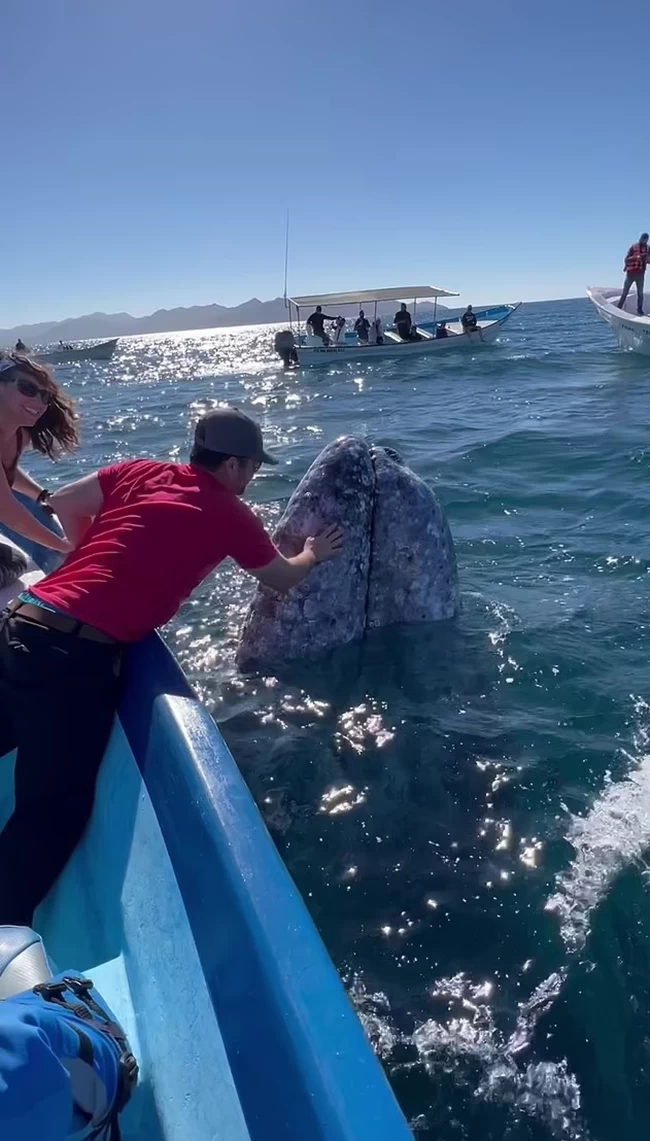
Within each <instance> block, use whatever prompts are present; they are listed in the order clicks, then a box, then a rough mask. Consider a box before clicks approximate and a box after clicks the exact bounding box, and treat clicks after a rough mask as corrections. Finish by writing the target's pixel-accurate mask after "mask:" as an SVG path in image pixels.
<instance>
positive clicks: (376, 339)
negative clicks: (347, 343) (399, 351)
mask: <svg viewBox="0 0 650 1141" xmlns="http://www.w3.org/2000/svg"><path fill="white" fill-rule="evenodd" d="M370 343H371V345H383V343H384V327H383V325H382V323H381V317H375V319H374V321H373V322H372V324H371V326H370Z"/></svg>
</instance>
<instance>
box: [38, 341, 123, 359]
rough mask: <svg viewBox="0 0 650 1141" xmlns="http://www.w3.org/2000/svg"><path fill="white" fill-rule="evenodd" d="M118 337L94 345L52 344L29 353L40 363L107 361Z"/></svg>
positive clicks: (113, 350) (111, 354)
mask: <svg viewBox="0 0 650 1141" xmlns="http://www.w3.org/2000/svg"><path fill="white" fill-rule="evenodd" d="M117 342H118V338H117V337H114V338H113V340H111V341H100V342H99V344H96V345H64V344H61V343H59V344H58V345H52V346H51V347H50V348H45V349H42V350H41V349H37V350H36V351H35V352H34V353H31V354H30V355H31V356H33V358H34V360H37V361H41V363H42V364H69V363H71V362H72V361H109V360H110V359H111V357H112V356H113V353H114V352H115V346H116V345H117Z"/></svg>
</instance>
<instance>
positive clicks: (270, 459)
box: [194, 408, 278, 464]
mask: <svg viewBox="0 0 650 1141" xmlns="http://www.w3.org/2000/svg"><path fill="white" fill-rule="evenodd" d="M194 446H195V448H203V449H204V450H205V451H206V452H224V453H225V454H226V455H228V456H238V457H239V458H240V459H242V460H256V461H257V463H261V464H277V462H278V461H277V460H276V459H275V457H274V456H270V455H269V454H268V452H265V451H264V445H263V443H262V430H261V428H260V426H259V424H256V423H255V421H254V420H251V418H250V416H247V415H246V413H245V412H240V411H239V408H215V409H214V411H212V412H206V414H205V416H202V417H201V419H200V420H199V422H198V424H197V425H196V428H195V430H194Z"/></svg>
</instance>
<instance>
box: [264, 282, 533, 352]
mask: <svg viewBox="0 0 650 1141" xmlns="http://www.w3.org/2000/svg"><path fill="white" fill-rule="evenodd" d="M440 297H458V293H456V292H453V291H452V290H449V289H441V288H439V287H437V286H433V285H415V286H414V285H411V286H403V287H398V288H394V289H364V290H360V291H356V292H353V293H326V294H322V295H313V296H304V297H286V298H285V301H286V304H287V308H288V310H289V324H290V325H291V327H292V330H293V328H294V322H295V325H296V326H297V329H296V345H297V352H298V359H299V363H300V364H301V365H307V366H308V367H311V366H313V365H323V364H331V363H332V362H333V361H334V360H337V361H345V360H348V361H365V360H380V359H382V358H385V357H408V356H415V355H423V354H434V353H444V352H450V351H453V350H455V349H470V350H471V351H472V352H473V351H475V350H476V349H479V348H482V347H484V346H485V345H489V344H493V343H494V341H496V340H498V337H499V334H500V332H501V328H502V326H503V325H504V324H505V322H506V321H507V320H508V318H509V317H511V316H512V314H513V313H514V312H515V310H516V309H518V308H519V303H518V304H517V305H502V306H499V307H498V308H497V309H491V310H481V311H477V312H476V313H475V316H476V318H477V327H476V330H475V331H474V332H465V331H464V329H463V327H462V325H461V320H460V317H454V318H447V317H444V318H443V317H441V318H440V320H437V319H436V318H437V302H438V299H439V298H440ZM424 299H426V300H432V301H433V303H434V315H433V321H431V320H428V321H423V322H422V323H421V324H417V325H416V318H417V302H418V301H421V300H424ZM405 300H407V301H410V302H411V305H412V313H411V316H412V319H413V327H414V329H417V337H416V339H413V340H404V339H403V338H402V337H400V336H399V334H398V333H397V331H396V330H395V329H394V328H391V327H390V326H389V327H385V328H383V329H382V339H381V341H377V340H376V339H375V340H373V339H372V335H371V339H370V340H369V341H368V342H367V343H363V342H360V341H359V340H358V338H357V336H356V334H355V333H354V332H350V331H346V330H345V328H344V326H342V325H341V326H340V328H339V329H337V330H335V331H334V332H333V333H332V334H327V339H326V341H324V340H323V339H322V338H320V337H318V336H313V335H311V334H310V333H309V331H305V330H303V326H302V319H301V313H300V311H301V309H302V310H303V312H304V310H305V308H308V309H309V310H312V309H314V308H315V306H316V305H320V306H322V307H323V309H325V310H327V309H330V310H336V309H338V308H340V307H342V306H345V305H358V306H360V307H363V306H364V305H365V306H374V317H375V318H376V317H377V305H378V304H379V303H380V302H383V301H390V302H393V301H394V302H401V301H405ZM294 310H295V313H294ZM368 315H370V312H369V314H368ZM441 325H443V326H444V327H445V328H446V330H447V333H446V335H444V334H443V335H442V336H441V335H440V334H439V332H438V330H439V327H440V326H441Z"/></svg>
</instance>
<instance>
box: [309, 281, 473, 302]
mask: <svg viewBox="0 0 650 1141" xmlns="http://www.w3.org/2000/svg"><path fill="white" fill-rule="evenodd" d="M423 297H458V293H456V292H455V291H454V290H450V289H438V288H437V286H435V285H404V286H400V287H399V288H397V287H396V288H395V289H361V290H357V291H356V293H315V294H313V295H310V296H309V297H289V298H288V300H289V301H291V302H292V303H293V304H294V305H298V306H302V305H332V306H337V305H357V304H358V305H361V304H364V303H368V302H372V301H412V300H414V299H418V300H419V299H420V298H423Z"/></svg>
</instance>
